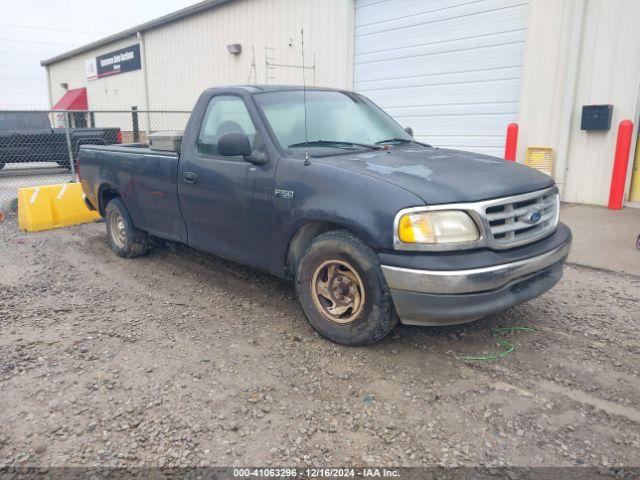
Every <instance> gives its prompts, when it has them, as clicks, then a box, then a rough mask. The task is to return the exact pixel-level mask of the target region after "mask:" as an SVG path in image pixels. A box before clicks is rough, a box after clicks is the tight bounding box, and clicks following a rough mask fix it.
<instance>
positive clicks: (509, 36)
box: [354, 0, 528, 156]
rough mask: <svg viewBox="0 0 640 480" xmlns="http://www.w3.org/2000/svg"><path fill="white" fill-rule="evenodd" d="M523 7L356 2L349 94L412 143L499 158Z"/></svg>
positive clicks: (513, 104) (487, 0)
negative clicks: (359, 96) (409, 133)
mask: <svg viewBox="0 0 640 480" xmlns="http://www.w3.org/2000/svg"><path fill="white" fill-rule="evenodd" d="M527 11H528V0H478V1H470V0H356V15H355V47H354V48H355V50H354V52H355V57H354V63H355V65H354V88H355V89H356V90H357V91H359V92H361V93H363V94H365V95H367V96H369V97H370V98H371V99H372V100H373V101H375V102H376V103H377V104H379V105H380V106H381V107H383V108H384V109H385V110H387V111H388V112H389V113H390V114H391V115H392V116H393V117H394V118H395V119H396V120H398V121H399V122H400V123H402V124H403V125H404V126H411V127H412V128H413V129H414V132H415V134H416V137H417V138H418V139H420V140H423V141H426V142H429V143H432V144H434V145H437V146H441V147H448V148H459V149H463V150H471V151H476V152H482V153H488V154H491V155H497V156H502V155H503V153H504V139H505V132H506V127H507V125H508V124H509V123H510V122H513V121H516V120H517V115H518V106H519V93H520V82H521V77H522V65H523V50H524V42H525V38H526V29H527Z"/></svg>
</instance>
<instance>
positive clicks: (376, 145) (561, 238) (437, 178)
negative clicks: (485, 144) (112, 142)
mask: <svg viewBox="0 0 640 480" xmlns="http://www.w3.org/2000/svg"><path fill="white" fill-rule="evenodd" d="M407 130H409V131H406V130H405V129H403V128H402V127H401V126H400V125H398V124H397V123H396V122H395V121H394V120H393V119H392V118H391V117H389V116H388V115H387V114H386V113H385V112H383V111H382V110H381V109H380V108H378V107H377V106H376V105H374V104H373V103H372V102H371V101H369V100H368V99H366V98H365V97H363V96H361V95H358V94H356V93H353V92H348V91H341V90H331V89H323V88H307V89H306V90H303V89H302V88H300V87H276V86H263V87H261V86H239V87H225V88H214V89H210V90H207V91H205V92H204V93H203V94H202V95H201V96H200V98H199V100H198V102H197V103H196V105H195V108H194V110H193V113H192V115H191V118H190V119H189V122H188V124H187V127H186V130H185V131H184V134H182V132H174V133H171V132H165V133H157V134H154V135H152V136H151V144H150V146H149V147H147V146H143V145H132V146H126V145H122V146H83V147H82V148H81V150H80V166H81V173H82V175H81V182H82V187H83V190H84V193H85V195H86V202H87V204H88V206H89V208H92V209H95V210H98V211H99V212H100V214H101V215H103V216H104V217H105V219H106V222H105V223H106V227H107V235H108V239H109V243H110V245H111V248H112V249H113V251H114V252H115V253H116V254H118V255H120V256H122V257H135V256H138V255H142V254H144V253H145V251H146V250H147V248H148V247H149V245H150V243H149V236H155V237H160V238H163V239H167V240H172V241H176V242H181V243H185V244H187V245H190V246H191V247H193V248H196V249H200V250H205V251H208V252H212V253H214V254H216V255H220V256H222V257H226V258H229V259H232V260H235V261H237V262H240V263H243V264H246V265H250V266H252V267H255V268H259V269H263V270H266V271H268V272H271V273H273V274H274V275H278V276H282V277H288V278H291V279H294V281H295V286H296V291H297V294H298V298H299V300H300V304H301V306H302V309H303V310H304V313H305V315H306V317H307V318H308V320H309V322H310V323H311V324H312V325H313V327H314V328H315V329H316V330H317V331H318V332H319V333H320V334H321V335H324V336H325V337H328V338H330V339H331V340H333V341H336V342H339V343H343V344H349V345H357V344H367V343H372V342H375V341H377V340H380V339H382V338H383V337H384V336H385V335H387V334H388V333H389V332H390V331H391V330H392V329H393V327H394V326H395V325H396V323H397V321H398V320H400V321H402V322H403V323H407V324H413V325H446V324H454V323H462V322H467V321H471V320H475V319H479V318H482V317H484V316H486V315H489V314H492V313H495V312H499V311H502V310H504V309H507V308H509V307H512V306H513V305H516V304H519V303H522V302H525V301H527V300H530V299H532V298H534V297H537V296H538V295H541V294H542V293H544V292H546V291H547V290H549V289H550V288H552V287H553V286H554V285H555V284H556V283H557V282H558V280H559V279H560V277H561V276H562V267H563V263H564V261H565V259H566V257H567V254H568V253H569V248H570V244H571V232H570V231H569V229H568V228H567V227H566V226H565V225H563V224H562V223H559V222H558V215H559V199H558V190H557V187H556V186H555V185H554V182H553V180H552V179H551V178H550V177H548V176H546V175H543V174H541V173H539V172H538V171H536V170H532V169H530V168H528V167H525V166H523V165H520V164H517V163H513V162H507V161H504V160H501V159H498V158H494V157H489V156H486V155H480V154H475V153H467V152H460V151H455V150H446V149H440V148H435V147H431V146H429V145H426V144H424V143H421V142H418V141H416V140H414V138H413V137H412V135H411V134H410V129H407Z"/></svg>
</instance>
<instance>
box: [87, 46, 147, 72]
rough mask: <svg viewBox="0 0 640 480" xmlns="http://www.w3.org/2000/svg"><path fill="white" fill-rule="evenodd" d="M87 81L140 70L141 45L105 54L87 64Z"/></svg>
mask: <svg viewBox="0 0 640 480" xmlns="http://www.w3.org/2000/svg"><path fill="white" fill-rule="evenodd" d="M85 67H86V78H87V80H95V79H97V78H102V77H107V76H110V75H118V74H120V73H125V72H131V71H133V70H140V69H141V68H142V62H141V60H140V44H138V43H137V44H135V45H131V46H130V47H125V48H121V49H120V50H116V51H114V52H109V53H105V54H103V55H99V56H97V57H95V58H90V59H88V60H86V62H85Z"/></svg>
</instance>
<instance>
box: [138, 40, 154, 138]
mask: <svg viewBox="0 0 640 480" xmlns="http://www.w3.org/2000/svg"><path fill="white" fill-rule="evenodd" d="M136 36H137V37H138V40H140V56H141V57H142V78H143V82H142V90H143V94H144V110H145V125H146V127H147V141H148V139H149V135H150V134H151V116H150V115H149V77H148V75H147V49H146V47H145V43H144V35H142V32H138V33H136Z"/></svg>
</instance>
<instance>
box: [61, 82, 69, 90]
mask: <svg viewBox="0 0 640 480" xmlns="http://www.w3.org/2000/svg"><path fill="white" fill-rule="evenodd" d="M60 88H61V89H63V90H69V84H68V83H67V82H63V83H61V84H60Z"/></svg>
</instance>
